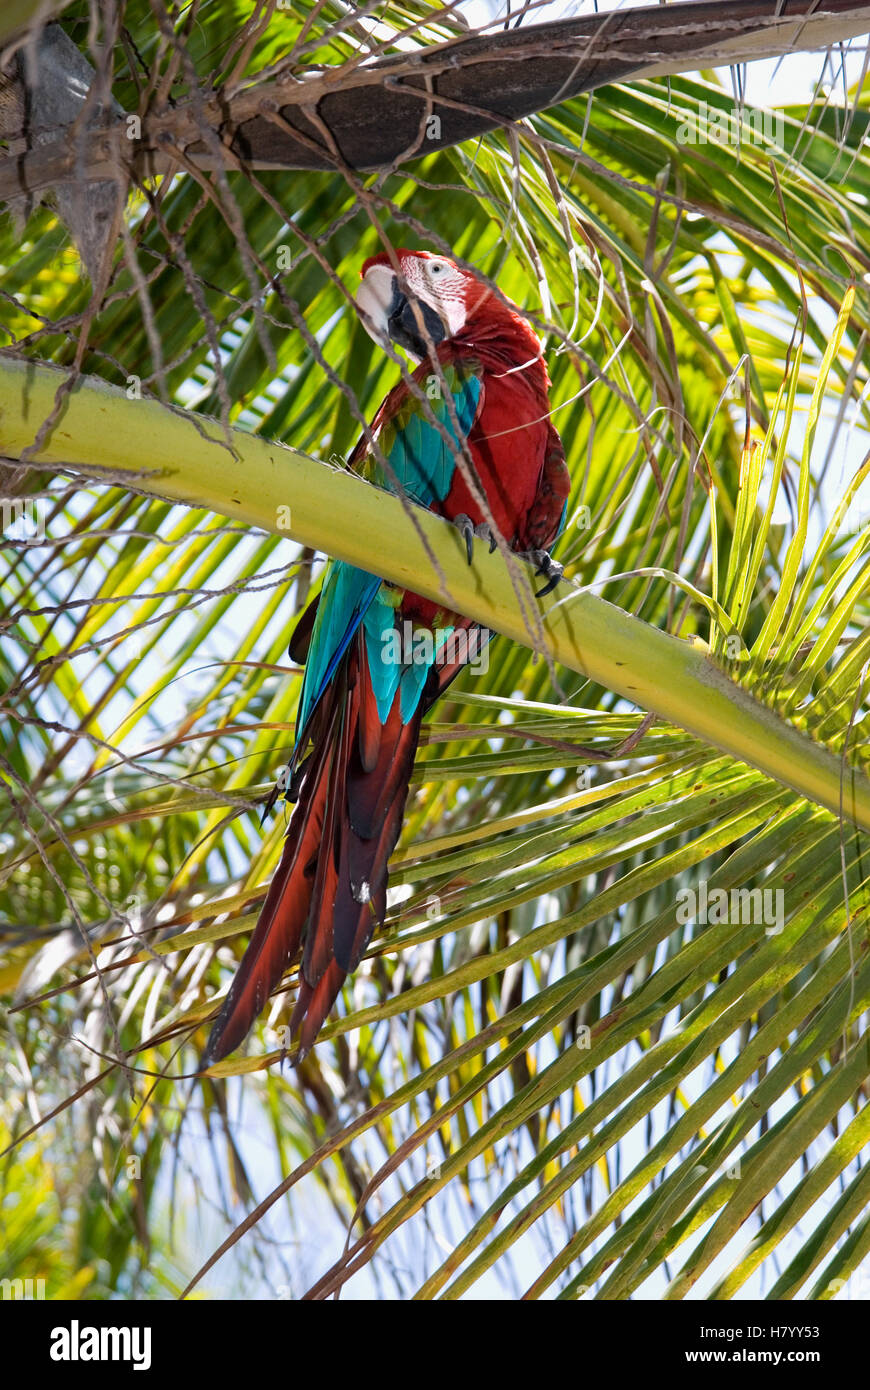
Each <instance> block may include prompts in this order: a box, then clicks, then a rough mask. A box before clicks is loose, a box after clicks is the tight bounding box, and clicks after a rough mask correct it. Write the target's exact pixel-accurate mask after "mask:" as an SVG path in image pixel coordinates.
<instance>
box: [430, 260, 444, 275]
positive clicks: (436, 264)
mask: <svg viewBox="0 0 870 1390" xmlns="http://www.w3.org/2000/svg"><path fill="white" fill-rule="evenodd" d="M446 269H447V267H446V265H445V264H444V262H443V261H430V262H429V274H430V275H440V274H441V272H442V270H446Z"/></svg>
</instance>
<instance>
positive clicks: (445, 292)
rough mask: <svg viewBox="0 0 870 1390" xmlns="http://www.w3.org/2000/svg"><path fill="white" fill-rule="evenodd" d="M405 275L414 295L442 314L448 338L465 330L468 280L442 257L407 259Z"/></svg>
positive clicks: (405, 261)
mask: <svg viewBox="0 0 870 1390" xmlns="http://www.w3.org/2000/svg"><path fill="white" fill-rule="evenodd" d="M402 271H403V273H404V276H405V279H406V280H407V281H408V284H409V285H410V287H411V289H412V290H413V291H414V293H415V294H416V295H417V296H418V297H419V298H420V299H424V300H425V301H426V303H427V304H429V305H430V306H431V308H433V309H434V310H435V312H436V313H437V314H440V316H441V318H442V319H443V320H444V322H445V324H446V325H447V336H448V337H449V338H452V337H453V335H454V333H458V332H459V330H460V329H461V328H464V327H465V318H466V310H465V291H466V279H465V276H464V275H463V273H462V271H461V270H460V269H459V268H458V267H457V266H455V265H454V264H453V262H452V261H448V260H447V259H446V258H442V257H441V256H432V257H423V256H407V257H405V258H404V260H403V264H402Z"/></svg>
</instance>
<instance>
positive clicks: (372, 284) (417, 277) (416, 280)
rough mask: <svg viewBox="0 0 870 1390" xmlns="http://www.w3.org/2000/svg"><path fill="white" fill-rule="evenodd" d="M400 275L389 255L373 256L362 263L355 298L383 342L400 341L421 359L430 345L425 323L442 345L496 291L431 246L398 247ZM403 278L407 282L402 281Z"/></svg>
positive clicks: (377, 339)
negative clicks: (420, 249)
mask: <svg viewBox="0 0 870 1390" xmlns="http://www.w3.org/2000/svg"><path fill="white" fill-rule="evenodd" d="M396 259H397V261H398V264H399V267H400V269H401V277H400V276H398V275H397V274H396V272H395V270H394V269H393V266H392V263H391V261H390V258H389V256H388V255H387V254H386V253H385V252H381V254H380V255H379V256H371V257H369V259H368V260H367V261H366V263H365V265H364V266H363V268H362V272H361V274H362V284H361V285H360V287H359V291H358V293H357V297H356V302H357V304H358V305H359V307H360V308H361V309H362V310H363V311H364V312H365V313H366V314H367V316H368V319H369V320H370V322H368V323H367V322H366V320H365V319H364V320H363V323H364V324H365V327H366V328H367V330H368V331H369V333H370V334H371V336H372V337H373V338H374V339H375V342H379V343H381V345H383V344H384V343H386V342H392V343H395V344H396V345H397V346H398V347H401V348H404V349H405V351H406V352H408V353H410V354H411V356H412V357H415V358H417V360H418V361H422V360H423V358H424V357H426V356H428V352H429V349H428V347H427V345H426V340H425V338H424V336H423V333H422V331H421V330H422V326H425V329H426V332H427V333H428V335H429V338H430V339H431V341H432V343H433V344H434V345H435V346H436V347H437V345H438V344H439V343H442V342H444V340H445V339H446V338H453V337H455V336H456V334H457V333H460V332H461V331H462V329H463V328H465V326H466V324H467V322H468V320H469V318H471V316H472V315H473V314H474V313H475V312H476V311H477V310H478V309H479V307H480V306H481V305H482V304H483V302H484V301H485V300H487V299H492V298H493V296H492V294H491V292H490V291H489V290H488V289H487V288H486V286H485V285H482V284H481V282H480V281H479V280H477V279H475V277H474V276H473V275H471V274H469V272H468V271H466V270H463V269H462V268H461V267H460V266H458V265H455V264H454V263H453V261H451V260H448V259H447V257H446V256H437V255H434V254H433V253H432V252H431V251H397V252H396ZM402 281H404V284H402Z"/></svg>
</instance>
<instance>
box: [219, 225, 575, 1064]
mask: <svg viewBox="0 0 870 1390" xmlns="http://www.w3.org/2000/svg"><path fill="white" fill-rule="evenodd" d="M357 303H358V305H359V307H360V309H361V310H362V311H363V322H364V323H365V325H366V327H367V328H368V330H369V332H370V333H371V334H372V336H373V337H375V338H376V339H377V340H379V341H380V342H382V343H384V342H387V341H390V342H392V343H395V344H396V345H398V346H400V347H402V348H404V349H405V351H407V352H408V353H409V354H410V355H411V356H412V357H414V358H415V359H416V360H417V362H418V363H419V365H418V366H417V367H416V369H415V370H414V372H413V378H414V379H415V380H416V382H417V383H418V385H419V387H420V388H421V392H420V394H421V395H423V396H424V397H425V400H426V405H424V404H423V403H422V401H421V400H420V399H418V396H417V395H416V394H415V393H414V392H413V391H412V390H411V389H410V388H409V386H408V384H407V383H406V382H405V381H401V382H400V383H399V384H398V385H397V386H396V387H395V388H394V389H393V390H392V391H391V392H390V393H389V395H388V396H387V397H386V399H385V400H384V401H383V403H382V404H381V406H380V408H379V410H378V412H377V414H376V415H375V418H374V421H373V423H372V434H373V436H374V438H375V439H376V440H377V444H378V446H379V450H380V452H381V454H382V456H383V457H384V458H385V459H386V461H387V463H388V465H389V467H388V468H386V469H385V468H384V467H383V464H382V462H379V461H378V458H377V456H376V453H375V451H373V450H372V449H371V448H370V447H369V445H368V444H367V442H366V440H365V439H363V440H361V441H360V443H359V444H358V445H357V447H356V448H355V450H354V451H353V454H352V455H351V458H350V466H351V467H353V468H356V469H357V470H359V471H360V472H362V473H364V474H365V476H367V477H368V478H369V479H370V480H371V481H372V482H375V483H377V484H379V485H380V486H382V487H386V488H390V489H392V490H398V489H401V490H403V491H404V493H405V494H406V495H407V496H408V497H409V498H412V499H413V500H414V501H415V502H417V503H419V504H420V505H421V506H424V507H428V508H429V509H430V510H431V511H434V512H437V513H438V514H439V515H440V516H444V517H446V518H448V519H449V520H451V521H453V522H454V523H455V524H456V525H457V526H458V527H459V529H460V531H461V532H462V534H463V535H464V537H465V540H466V545H467V547H468V557H469V562H470V560H471V553H472V537H473V535H474V534H477V535H479V536H485V537H487V538H488V539H489V541H490V546H491V547H492V546H493V545H494V543H495V540H494V537H493V535H492V530H491V527H494V528H495V532H496V533H497V534H498V535H499V536H501V537H502V538H503V540H504V542H505V543H506V544H507V545H508V546H509V547H510V548H511V549H512V550H514V551H516V552H518V553H520V554H523V555H525V556H526V557H528V558H531V559H532V560H533V561H534V563H535V565H536V568H537V572H538V573H539V574H543V575H545V576H546V578H547V581H548V582H547V584H546V585H545V587H544V589H542V590H541V591H540V592H541V593H544V592H546V591H548V590H549V589H551V588H552V587H553V586H554V585H555V584H556V583H557V582H558V580H559V578H560V577H561V568H560V567H559V566H558V565H557V564H556V563H555V562H554V561H552V560H551V559H550V556H549V553H548V552H549V548H550V546H551V545H552V544H553V542H554V541H555V539H556V537H557V536H558V534H559V532H560V530H561V529H562V526H563V525H564V520H565V511H566V507H567V499H568V491H569V483H570V479H569V475H568V470H567V468H566V466H565V454H564V450H563V448H562V444H561V441H560V439H559V436H558V434H557V433H556V430H555V429H554V428H553V425H552V424H551V422H550V406H549V399H548V394H547V393H548V387H549V379H548V377H547V369H546V366H545V364H544V360H543V356H542V349H541V344H540V342H539V341H538V339H537V337H536V336H535V334H534V333H533V332H532V330H531V329H530V328H529V326H528V324H527V323H526V321H525V320H524V319H523V318H522V317H521V315H520V314H519V312H518V311H517V310H516V309H515V308H514V307H513V306H511V305H510V304H508V303H506V302H505V301H503V300H502V299H501V298H500V297H499V296H498V295H496V294H495V293H493V291H492V290H490V289H489V288H487V287H486V286H485V285H483V284H482V283H481V282H480V281H479V280H478V279H477V278H476V277H475V276H474V275H473V274H471V273H470V272H469V271H467V270H465V269H463V268H462V267H460V266H458V265H455V264H454V263H453V261H450V260H448V259H447V258H446V257H444V256H439V255H432V254H431V253H429V252H427V251H404V250H403V251H397V252H395V253H394V256H388V255H387V254H382V255H378V256H373V257H372V258H371V259H370V260H368V261H366V263H365V265H364V266H363V268H362V284H361V287H360V290H359V293H358V296H357ZM433 351H434V354H435V356H436V357H437V364H438V365H437V369H436V367H435V364H434V363H433V361H432V359H431V353H432V352H433ZM433 379H434V380H437V381H438V382H439V387H438V388H437V389H436V390H434V391H432V390H431V389H430V390H429V391H427V389H426V387H427V384H430V385H431V381H432V380H433ZM445 387H446V390H445V389H444V388H445ZM448 395H449V397H450V398H451V403H452V407H453V409H452V410H451V409H450V405H449V404H448ZM427 407H428V408H427ZM430 412H431V416H432V417H434V419H435V420H437V421H438V422H439V423H440V425H441V427H442V428H441V429H439V428H438V427H437V426H436V425H435V424H433V419H432V418H430ZM457 427H458V431H459V433H460V434H461V437H462V443H464V446H465V449H466V450H467V454H469V455H470V457H471V461H472V463H473V467H474V474H475V475H476V480H477V483H478V485H479V489H480V490H481V491H482V493H483V495H484V497H485V499H486V503H487V506H488V509H489V515H488V516H487V515H485V511H484V508H483V507H482V506H481V504H480V502H479V500H478V497H476V496H475V489H474V488H472V487H471V486H470V485H469V478H468V472H469V470H468V467H467V461H466V463H465V466H463V462H462V460H463V456H464V455H463V450H462V447H461V445H460V440H459V434H458V433H457ZM445 436H446V438H445ZM406 624H410V627H406V626H405V625H406ZM421 631H422V632H423V633H429V634H432V636H431V639H430V640H429V641H428V642H426V641H424V642H422V643H418V642H416V641H415V642H414V643H413V644H408V643H407V641H405V642H400V643H396V642H395V641H390V640H388V639H389V638H390V635H391V634H394V633H396V632H398V633H400V634H404V635H405V636H407V634H408V633H409V632H413V633H420V632H421ZM460 632H464V633H465V634H466V641H465V642H464V643H463V642H454V643H453V645H452V646H448V645H446V639H447V637H448V636H449V635H450V634H451V633H457V634H458V633H460ZM471 632H473V633H475V634H476V635H477V637H478V639H481V638H482V637H484V636H485V635H483V634H481V633H480V632H479V631H478V629H477V628H476V626H475V624H473V623H471V622H470V621H469V620H468V619H467V618H463V617H460V616H458V615H456V614H453V613H448V612H445V611H444V610H443V608H442V607H440V606H439V605H438V604H437V603H433V602H432V601H431V600H429V599H426V598H421V597H420V596H419V595H418V594H414V593H410V592H408V591H407V590H403V589H398V588H396V587H395V586H394V585H392V584H389V583H386V582H385V581H383V580H381V579H378V578H377V576H375V575H372V574H367V573H366V572H365V571H363V570H360V569H356V568H355V567H354V566H352V565H348V564H345V563H343V562H342V561H337V560H333V561H330V563H329V565H328V567H327V570H326V573H325V577H324V580H323V585H322V588H321V591H320V594H319V596H318V598H317V599H316V600H315V601H314V603H313V604H312V605H311V606H310V607H309V608H308V609H307V611H306V612H305V614H304V615H303V617H302V618H301V620H300V622H299V624H298V626H297V628H296V631H295V633H294V636H293V641H292V643H291V647H290V654H291V656H292V657H293V658H294V659H295V660H297V661H301V660H305V663H306V665H305V676H304V679H303V684H302V691H301V695H300V700H299V711H298V716H297V722H296V729H297V737H296V743H295V747H294V751H293V755H292V758H291V760H290V764H289V768H288V769H287V774H286V778H283V779H282V781H280V782H279V788H276V790H275V792H274V793H273V796H272V800H271V802H270V806H271V805H272V804H274V801H275V799H276V798H277V796H278V795H279V794H280V793H281V792H284V793H285V794H286V796H287V798H288V799H289V800H291V801H295V802H296V805H295V807H294V810H293V813H292V815H291V818H290V824H289V826H288V828H287V835H286V839H285V841H284V851H283V854H282V857H281V862H280V864H279V865H278V868H277V870H276V872H275V876H274V878H273V880H272V883H271V886H270V888H269V892H268V895H267V897H266V901H265V903H264V905H263V909H262V912H261V913H260V917H259V920H258V922H257V926H256V929H255V931H254V934H253V936H252V937H251V940H250V943H249V945H248V949H247V951H246V952H245V955H244V958H243V960H242V963H241V966H240V968H239V970H238V973H237V975H236V977H235V979H234V981H233V984H232V987H231V989H230V991H229V994H228V995H227V998H226V1001H225V1002H224V1005H223V1007H222V1009H221V1011H220V1014H219V1015H218V1018H217V1020H216V1022H215V1024H214V1027H213V1029H212V1032H211V1036H210V1037H209V1040H208V1045H207V1047H206V1051H205V1054H204V1057H203V1061H202V1065H203V1066H204V1067H205V1066H210V1065H211V1064H212V1063H214V1062H217V1061H219V1060H220V1059H221V1058H222V1057H225V1056H226V1055H227V1053H229V1052H231V1051H233V1049H234V1048H236V1047H237V1046H238V1045H239V1043H241V1042H242V1040H243V1039H244V1037H245V1036H246V1034H247V1032H248V1030H249V1028H250V1026H251V1024H252V1023H253V1021H254V1019H255V1018H256V1017H257V1015H258V1014H259V1013H260V1011H261V1009H262V1008H263V1007H264V1005H265V1003H266V1000H267V999H268V997H269V995H270V993H271V991H272V990H273V989H274V987H275V985H276V984H277V983H278V981H279V980H280V978H281V976H282V974H283V973H284V971H285V969H286V968H287V967H288V966H289V965H290V964H291V963H292V962H293V961H294V959H296V958H298V955H299V952H300V949H301V951H302V959H301V966H300V973H299V991H298V995H297V998H296V1007H295V1009H294V1012H293V1016H292V1019H291V1021H290V1036H291V1037H295V1036H296V1034H297V1032H299V1050H298V1053H297V1056H298V1057H302V1056H304V1055H305V1053H306V1052H307V1051H308V1049H309V1048H310V1047H311V1045H312V1043H313V1042H314V1039H315V1037H316V1036H317V1033H318V1031H319V1029H320V1027H321V1025H322V1023H323V1021H324V1019H325V1018H326V1015H327V1014H328V1013H329V1010H330V1009H331V1007H332V1005H333V1002H334V1001H335V998H336V996H337V995H338V992H339V990H340V989H341V986H342V983H343V982H344V980H345V978H346V977H347V975H348V974H349V973H350V972H351V971H352V970H355V969H356V967H357V965H358V964H359V961H360V959H361V957H362V955H363V952H364V951H365V949H366V947H367V945H368V943H369V941H370V940H371V936H372V933H373V931H374V928H375V925H376V923H383V920H384V916H385V912H386V901H387V864H388V861H389V858H390V855H391V854H392V852H393V849H394V848H395V845H396V841H397V840H398V837H399V834H400V831H401V828H402V818H403V813H404V807H405V800H406V798H407V793H408V782H409V779H410V776H411V769H412V767H413V764H414V757H415V753H416V749H417V741H418V737H419V730H420V721H421V719H422V718H423V715H424V714H425V712H426V711H427V710H428V709H429V707H430V706H431V705H432V703H433V701H435V700H436V699H437V698H438V696H439V695H440V694H441V693H442V692H443V691H444V690H445V688H446V687H447V686H448V685H449V684H450V682H451V681H452V680H453V678H454V676H455V675H456V674H457V673H458V671H459V670H461V668H462V665H463V664H464V663H465V660H467V654H468V651H469V649H473V641H469V640H468V638H469V634H470V633H471ZM409 645H410V648H411V649H410V650H409ZM397 651H398V655H397ZM421 652H422V653H423V655H422V656H421V655H420V653H421Z"/></svg>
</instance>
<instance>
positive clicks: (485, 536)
mask: <svg viewBox="0 0 870 1390" xmlns="http://www.w3.org/2000/svg"><path fill="white" fill-rule="evenodd" d="M453 525H454V526H455V527H456V529H457V531H458V532H459V534H460V536H462V537H463V539H464V540H465V549H466V552H467V554H468V563H469V564H471V557H472V551H473V543H474V537H475V536H477V538H478V540H481V541H488V543H489V553H490V555H491V554H492V552H493V551H494V550H495V548H496V546H497V545H498V541H497V540H496V538H495V536H494V535H493V534H492V530H491V528H490V527H489V526H487V524H486V522H485V521H482V522H481V523H480V525H479V526H475V524H474V522H473V521H472V520H471V517H470V516H466V514H465V512H460V513H459V515H458V516H455V517H454V518H453Z"/></svg>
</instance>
